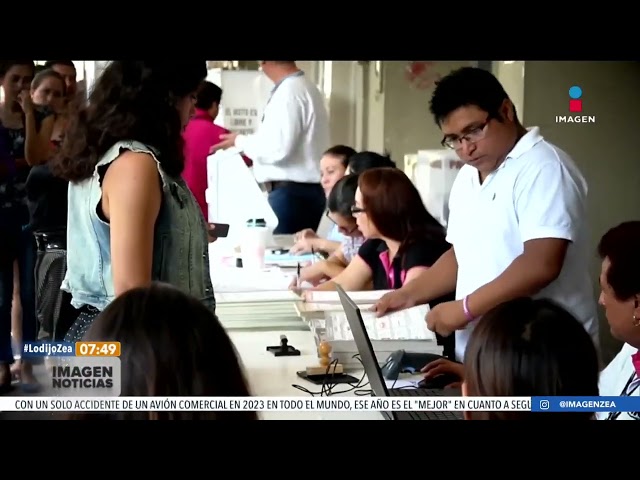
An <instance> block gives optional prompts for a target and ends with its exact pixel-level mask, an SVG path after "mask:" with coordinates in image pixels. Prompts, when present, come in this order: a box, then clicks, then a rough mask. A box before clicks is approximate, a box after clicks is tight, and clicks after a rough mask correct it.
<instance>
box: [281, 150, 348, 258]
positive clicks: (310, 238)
mask: <svg viewBox="0 0 640 480" xmlns="http://www.w3.org/2000/svg"><path fill="white" fill-rule="evenodd" d="M354 153H356V151H355V150H354V149H353V148H351V147H347V146H346V145H336V146H335V147H331V148H330V149H329V150H327V151H326V152H324V153H323V154H322V158H321V159H320V171H321V172H322V176H321V179H320V183H321V184H322V188H323V189H324V193H325V195H326V196H327V197H329V194H330V193H331V190H332V189H333V186H334V185H335V184H336V182H337V181H338V180H340V179H341V178H342V177H344V175H345V171H346V169H347V162H348V160H349V158H350V157H351V155H353V154H354ZM294 239H295V244H294V246H293V247H292V248H291V253H310V252H311V251H317V252H326V253H328V254H332V253H333V252H335V251H337V250H338V249H339V248H340V244H341V242H342V240H343V236H342V235H341V234H340V232H339V230H338V228H337V227H336V225H335V224H333V223H331V221H328V219H325V218H323V219H322V220H320V225H318V228H317V232H314V231H313V230H311V229H310V228H307V229H305V230H302V231H300V232H298V233H296V235H295V237H294Z"/></svg>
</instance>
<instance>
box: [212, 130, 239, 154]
mask: <svg viewBox="0 0 640 480" xmlns="http://www.w3.org/2000/svg"><path fill="white" fill-rule="evenodd" d="M237 136H238V134H237V133H224V134H222V135H220V139H221V140H222V141H221V142H220V143H217V144H215V145H213V146H212V147H211V148H210V149H209V153H215V152H217V151H218V150H225V149H227V148H231V147H233V146H235V144H236V137H237Z"/></svg>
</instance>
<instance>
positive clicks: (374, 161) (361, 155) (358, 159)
mask: <svg viewBox="0 0 640 480" xmlns="http://www.w3.org/2000/svg"><path fill="white" fill-rule="evenodd" d="M371 168H396V164H395V163H394V162H393V160H391V158H390V157H388V156H385V155H380V154H379V153H376V152H366V151H365V152H357V153H355V154H353V155H352V156H351V157H350V158H349V173H356V174H358V173H362V172H364V171H365V170H369V169H371Z"/></svg>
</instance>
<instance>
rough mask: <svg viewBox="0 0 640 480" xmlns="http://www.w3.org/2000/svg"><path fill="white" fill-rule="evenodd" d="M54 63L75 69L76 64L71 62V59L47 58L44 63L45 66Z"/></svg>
mask: <svg viewBox="0 0 640 480" xmlns="http://www.w3.org/2000/svg"><path fill="white" fill-rule="evenodd" d="M56 65H64V66H65V67H72V68H73V69H74V70H75V69H76V65H75V64H74V63H73V60H47V61H46V62H45V64H44V66H45V68H53V67H55V66H56Z"/></svg>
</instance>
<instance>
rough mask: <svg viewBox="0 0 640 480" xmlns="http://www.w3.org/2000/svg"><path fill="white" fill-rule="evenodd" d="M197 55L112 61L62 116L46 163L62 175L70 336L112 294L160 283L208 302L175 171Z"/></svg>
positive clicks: (201, 252)
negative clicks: (70, 115) (85, 97)
mask: <svg viewBox="0 0 640 480" xmlns="http://www.w3.org/2000/svg"><path fill="white" fill-rule="evenodd" d="M206 74H207V71H206V63H205V62H204V61H192V60H165V61H114V62H111V63H110V64H109V66H108V67H107V68H106V69H105V71H104V73H103V74H102V75H101V76H100V78H99V79H98V80H97V82H96V84H95V86H94V87H93V89H92V92H91V96H90V98H89V102H88V104H87V105H86V106H84V107H82V108H81V109H80V111H79V112H78V115H77V117H76V118H74V119H73V120H72V121H71V124H70V125H69V128H68V130H67V132H66V136H65V138H64V142H63V144H62V150H61V152H60V154H59V155H58V157H57V158H56V159H55V160H54V166H53V168H54V172H55V173H56V174H57V175H59V176H60V177H62V178H64V179H66V180H68V181H69V182H70V186H69V207H68V226H67V228H68V233H67V251H68V254H67V273H66V275H65V278H64V281H63V283H62V289H63V290H65V291H67V292H69V293H70V294H71V297H72V305H73V306H74V307H75V308H76V309H78V310H79V312H78V318H77V319H76V320H75V322H74V323H73V325H72V326H71V328H70V329H69V332H68V333H67V335H66V337H65V339H66V340H67V341H77V340H79V339H80V338H82V336H83V335H84V333H85V331H86V330H87V329H88V328H89V326H90V325H91V323H92V321H93V319H94V318H95V317H96V316H97V314H98V313H99V312H100V311H102V310H104V309H105V308H106V307H107V305H109V303H110V302H111V301H112V300H113V299H114V298H115V297H117V296H119V295H120V294H122V293H123V292H126V291H128V290H130V289H133V288H137V287H145V286H148V285H150V284H151V282H152V281H154V280H157V281H162V282H165V283H169V284H171V285H173V286H175V287H177V288H178V289H180V290H182V291H184V292H185V293H188V294H191V295H192V296H194V297H196V298H198V299H200V300H201V301H202V302H203V303H204V304H205V305H206V306H207V307H208V308H209V309H210V310H212V311H214V310H215V297H214V293H213V287H212V285H211V278H210V274H209V256H208V236H207V227H206V224H205V220H204V218H203V216H202V213H201V212H200V209H199V207H198V204H197V203H196V201H195V199H194V198H193V195H192V194H191V192H190V191H189V188H188V187H187V185H186V184H185V182H184V181H183V180H182V177H181V173H182V170H183V167H184V157H183V141H182V130H183V128H184V126H185V125H186V123H187V122H188V120H189V118H190V117H191V115H192V114H193V110H194V105H195V92H196V90H197V89H198V86H199V85H200V82H202V81H203V80H204V78H205V76H206Z"/></svg>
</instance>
